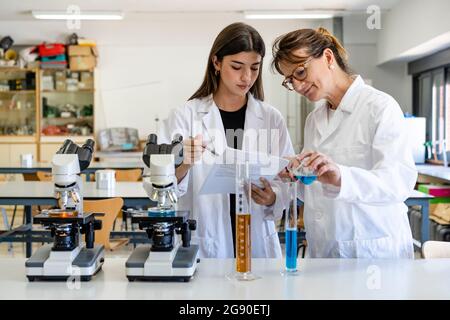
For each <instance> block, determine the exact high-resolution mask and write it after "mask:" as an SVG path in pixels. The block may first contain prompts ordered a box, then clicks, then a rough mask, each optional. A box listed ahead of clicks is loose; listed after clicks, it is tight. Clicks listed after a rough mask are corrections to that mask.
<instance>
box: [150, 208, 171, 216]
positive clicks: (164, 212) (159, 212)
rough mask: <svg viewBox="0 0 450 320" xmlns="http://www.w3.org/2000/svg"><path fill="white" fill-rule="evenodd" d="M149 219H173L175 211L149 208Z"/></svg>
mask: <svg viewBox="0 0 450 320" xmlns="http://www.w3.org/2000/svg"><path fill="white" fill-rule="evenodd" d="M147 213H148V216H149V217H175V210H161V209H157V208H149V209H148V210H147Z"/></svg>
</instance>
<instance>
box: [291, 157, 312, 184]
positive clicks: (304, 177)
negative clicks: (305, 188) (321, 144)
mask: <svg viewBox="0 0 450 320" xmlns="http://www.w3.org/2000/svg"><path fill="white" fill-rule="evenodd" d="M308 161H309V157H306V158H305V159H303V160H302V161H301V162H300V164H299V165H298V166H297V167H296V168H292V169H291V171H292V173H293V174H294V176H295V177H296V178H297V179H298V180H299V181H301V182H302V183H303V184H305V185H310V184H311V183H313V182H314V181H316V179H317V174H316V172H314V171H313V170H311V169H309V168H308V167H306V166H305V165H306V164H307V163H308Z"/></svg>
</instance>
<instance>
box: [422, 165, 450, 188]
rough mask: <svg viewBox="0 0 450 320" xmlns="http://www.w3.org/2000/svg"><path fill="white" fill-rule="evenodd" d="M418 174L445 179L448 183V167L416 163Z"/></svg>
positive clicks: (449, 169)
mask: <svg viewBox="0 0 450 320" xmlns="http://www.w3.org/2000/svg"><path fill="white" fill-rule="evenodd" d="M416 168H417V171H418V172H419V174H424V175H427V176H432V177H436V178H440V179H443V180H446V182H449V183H450V167H447V168H446V167H444V166H438V165H432V164H418V165H416Z"/></svg>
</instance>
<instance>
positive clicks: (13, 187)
mask: <svg viewBox="0 0 450 320" xmlns="http://www.w3.org/2000/svg"><path fill="white" fill-rule="evenodd" d="M83 196H84V197H85V198H113V197H123V198H143V197H147V194H146V193H145V191H144V188H143V186H142V182H116V185H115V188H114V189H109V190H101V189H97V188H96V185H95V182H84V183H83ZM22 197H27V198H48V197H53V183H52V182H41V181H0V198H22ZM410 198H414V199H417V198H423V199H427V198H433V196H430V195H428V194H426V193H423V192H420V191H417V190H413V191H412V192H411V195H410Z"/></svg>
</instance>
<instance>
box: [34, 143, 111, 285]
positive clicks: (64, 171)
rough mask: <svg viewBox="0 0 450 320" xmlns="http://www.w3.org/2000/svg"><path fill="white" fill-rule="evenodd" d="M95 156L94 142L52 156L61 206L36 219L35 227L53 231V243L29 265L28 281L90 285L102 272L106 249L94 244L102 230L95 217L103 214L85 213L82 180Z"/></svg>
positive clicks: (67, 145)
mask: <svg viewBox="0 0 450 320" xmlns="http://www.w3.org/2000/svg"><path fill="white" fill-rule="evenodd" d="M93 152H94V141H93V140H91V139H88V140H87V141H86V143H85V144H84V145H83V146H82V147H79V146H78V145H76V144H75V143H73V142H72V141H71V140H69V139H68V140H66V141H65V142H64V144H63V145H62V147H61V148H60V149H59V150H58V151H57V152H56V154H55V155H54V156H53V159H52V179H53V183H54V197H55V199H56V200H57V201H58V205H57V208H56V209H48V210H42V211H41V212H40V213H39V214H38V215H36V216H34V218H33V223H36V224H42V225H43V226H44V227H45V228H46V229H50V231H51V236H52V238H54V242H53V244H47V245H44V246H42V247H40V248H39V249H38V250H37V251H36V252H35V253H34V254H33V255H32V256H31V257H30V258H29V259H28V260H27V261H26V263H25V267H26V275H27V278H28V280H29V281H34V280H61V281H63V280H67V279H69V278H73V279H77V278H79V279H80V280H81V281H89V280H91V278H92V276H93V275H95V274H96V273H97V272H98V271H100V270H101V267H102V265H103V262H104V247H103V246H102V245H95V244H94V241H95V230H100V229H101V227H102V223H101V220H96V219H95V216H97V215H101V214H99V213H86V212H84V211H83V196H82V181H81V177H80V176H79V174H80V173H81V172H82V171H83V170H84V169H86V168H87V167H88V166H89V164H90V162H91V159H92V154H93ZM83 234H84V236H85V243H83V238H82V235H83Z"/></svg>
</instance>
